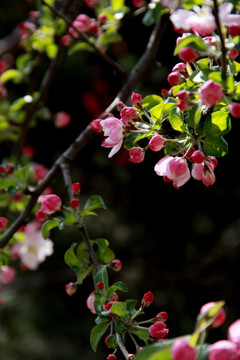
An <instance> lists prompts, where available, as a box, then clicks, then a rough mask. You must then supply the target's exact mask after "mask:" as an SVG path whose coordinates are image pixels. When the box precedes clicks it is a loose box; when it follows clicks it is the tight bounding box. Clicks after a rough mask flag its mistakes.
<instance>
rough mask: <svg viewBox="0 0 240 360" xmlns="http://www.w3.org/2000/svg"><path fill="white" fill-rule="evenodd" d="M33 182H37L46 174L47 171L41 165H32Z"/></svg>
mask: <svg viewBox="0 0 240 360" xmlns="http://www.w3.org/2000/svg"><path fill="white" fill-rule="evenodd" d="M33 170H34V181H36V182H38V181H40V180H42V179H44V178H45V176H46V175H47V173H48V169H47V168H46V167H45V166H44V165H41V164H37V165H33Z"/></svg>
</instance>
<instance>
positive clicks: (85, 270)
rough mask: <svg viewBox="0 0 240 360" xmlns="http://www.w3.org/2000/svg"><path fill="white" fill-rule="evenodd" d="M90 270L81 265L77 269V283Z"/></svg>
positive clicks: (81, 281)
mask: <svg viewBox="0 0 240 360" xmlns="http://www.w3.org/2000/svg"><path fill="white" fill-rule="evenodd" d="M89 272H90V270H88V269H85V268H84V267H81V268H80V269H79V271H77V283H78V284H79V285H81V284H82V283H83V280H84V279H85V278H86V277H87V276H88V274H89Z"/></svg>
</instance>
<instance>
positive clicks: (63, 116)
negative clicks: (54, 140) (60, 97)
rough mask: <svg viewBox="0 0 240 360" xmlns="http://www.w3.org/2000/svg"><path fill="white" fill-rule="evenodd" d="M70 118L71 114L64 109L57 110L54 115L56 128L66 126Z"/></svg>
mask: <svg viewBox="0 0 240 360" xmlns="http://www.w3.org/2000/svg"><path fill="white" fill-rule="evenodd" d="M71 120H72V118H71V116H70V115H69V114H68V113H66V112H65V111H59V112H58V113H56V114H55V115H54V124H55V126H56V128H58V129H61V128H64V127H67V126H68V125H69V124H70V122H71Z"/></svg>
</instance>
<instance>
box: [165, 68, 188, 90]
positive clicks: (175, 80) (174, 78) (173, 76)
mask: <svg viewBox="0 0 240 360" xmlns="http://www.w3.org/2000/svg"><path fill="white" fill-rule="evenodd" d="M167 81H168V83H169V85H170V86H175V85H178V84H181V83H182V82H184V81H185V78H184V76H183V75H181V74H180V72H179V71H173V72H171V73H170V74H169V75H168V77H167Z"/></svg>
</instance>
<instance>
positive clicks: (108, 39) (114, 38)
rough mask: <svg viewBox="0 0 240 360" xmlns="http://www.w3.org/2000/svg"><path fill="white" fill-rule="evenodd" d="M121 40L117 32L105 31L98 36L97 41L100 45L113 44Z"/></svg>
mask: <svg viewBox="0 0 240 360" xmlns="http://www.w3.org/2000/svg"><path fill="white" fill-rule="evenodd" d="M121 40H122V37H121V35H120V34H119V33H118V32H117V31H107V32H105V33H103V34H102V35H100V36H99V38H98V41H99V42H100V43H101V44H102V45H109V44H114V43H116V42H119V41H121Z"/></svg>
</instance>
